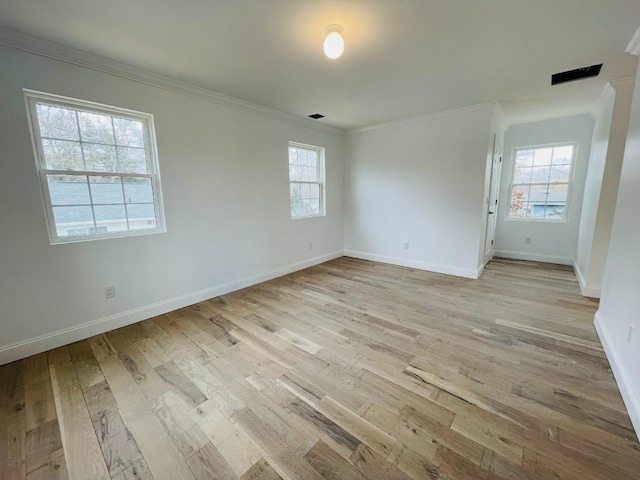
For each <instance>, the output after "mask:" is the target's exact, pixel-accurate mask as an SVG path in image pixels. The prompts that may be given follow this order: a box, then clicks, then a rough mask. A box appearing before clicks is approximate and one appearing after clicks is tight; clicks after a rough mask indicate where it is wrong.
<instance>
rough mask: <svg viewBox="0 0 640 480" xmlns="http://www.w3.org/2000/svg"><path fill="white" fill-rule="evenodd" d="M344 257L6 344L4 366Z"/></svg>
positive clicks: (0, 351)
mask: <svg viewBox="0 0 640 480" xmlns="http://www.w3.org/2000/svg"><path fill="white" fill-rule="evenodd" d="M342 256H343V252H342V251H338V252H333V253H329V254H326V255H322V256H319V257H315V258H311V259H309V260H304V261H302V262H297V263H294V264H292V265H288V266H286V267H283V268H280V269H278V270H273V271H271V272H267V273H263V274H260V275H255V276H251V277H245V278H242V279H240V280H237V281H234V282H230V283H226V284H223V285H218V286H215V287H211V288H206V289H204V290H199V291H197V292H192V293H188V294H186V295H181V296H179V297H174V298H171V299H169V300H163V301H161V302H157V303H154V304H151V305H145V306H143V307H139V308H135V309H133V310H128V311H126V312H122V313H117V314H115V315H110V316H108V317H104V318H100V319H97V320H93V321H90V322H86V323H83V324H81V325H76V326H74V327H71V328H65V329H64V330H58V331H56V332H51V333H48V334H46V335H41V336H39V337H35V338H30V339H28V340H23V341H21V342H16V343H13V344H11V345H5V346H2V347H0V365H4V364H5V363H9V362H14V361H16V360H20V359H22V358H25V357H29V356H31V355H35V354H38V353H42V352H46V351H47V350H51V349H52V348H58V347H61V346H63V345H68V344H70V343H73V342H77V341H79V340H84V339H85V338H89V337H92V336H94V335H99V334H101V333H104V332H108V331H110V330H113V329H116V328H120V327H124V326H126V325H131V324H132V323H136V322H140V321H142V320H146V319H148V318H152V317H155V316H157V315H162V314H163V313H167V312H171V311H173V310H177V309H179V308H184V307H187V306H189V305H193V304H194V303H198V302H202V301H204V300H208V299H210V298H214V297H218V296H220V295H225V294H227V293H231V292H234V291H236V290H240V289H242V288H247V287H250V286H252V285H256V284H258V283H262V282H266V281H267V280H272V279H274V278H277V277H281V276H283V275H287V274H289V273H293V272H296V271H298V270H302V269H304V268H308V267H312V266H314V265H318V264H320V263H324V262H328V261H329V260H333V259H335V258H339V257H342Z"/></svg>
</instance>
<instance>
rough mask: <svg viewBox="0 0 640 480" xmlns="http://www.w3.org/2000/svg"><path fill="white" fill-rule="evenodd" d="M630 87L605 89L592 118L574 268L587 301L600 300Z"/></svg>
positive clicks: (622, 83) (624, 84)
mask: <svg viewBox="0 0 640 480" xmlns="http://www.w3.org/2000/svg"><path fill="white" fill-rule="evenodd" d="M633 85H634V79H633V78H631V79H626V80H624V81H619V82H615V83H613V84H612V85H607V88H605V90H604V92H603V93H602V96H601V98H600V102H599V107H600V108H599V112H598V114H597V115H596V125H595V127H594V132H593V143H592V145H591V156H590V158H589V167H588V170H587V179H586V183H585V191H584V202H583V207H582V217H581V220H580V233H579V238H578V251H577V254H576V261H575V265H574V268H575V271H576V276H577V278H578V282H579V283H580V288H581V290H582V294H583V295H585V296H589V297H596V298H598V297H600V287H601V284H602V277H603V275H604V269H605V264H606V258H607V254H608V252H609V241H610V238H611V228H612V225H613V217H614V213H615V205H616V198H617V196H618V185H619V183H620V173H621V170H622V159H623V156H624V149H625V143H626V138H627V131H628V129H629V115H630V111H631V99H632V95H633Z"/></svg>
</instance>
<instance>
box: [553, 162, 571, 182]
mask: <svg viewBox="0 0 640 480" xmlns="http://www.w3.org/2000/svg"><path fill="white" fill-rule="evenodd" d="M570 172H571V165H554V166H553V167H551V175H550V177H549V181H550V182H568V181H569V173H570Z"/></svg>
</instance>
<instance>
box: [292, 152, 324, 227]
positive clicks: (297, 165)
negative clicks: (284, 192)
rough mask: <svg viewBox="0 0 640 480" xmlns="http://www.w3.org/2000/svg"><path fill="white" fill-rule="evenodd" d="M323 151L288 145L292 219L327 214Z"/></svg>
mask: <svg viewBox="0 0 640 480" xmlns="http://www.w3.org/2000/svg"><path fill="white" fill-rule="evenodd" d="M324 196H325V176H324V148H321V147H314V146H311V145H302V144H299V143H293V142H289V198H290V207H291V218H309V217H320V216H323V215H324V214H325V201H324Z"/></svg>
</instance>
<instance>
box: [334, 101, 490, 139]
mask: <svg viewBox="0 0 640 480" xmlns="http://www.w3.org/2000/svg"><path fill="white" fill-rule="evenodd" d="M496 105H499V104H498V102H489V103H481V104H479V105H471V106H469V107H462V108H454V109H452V110H445V111H442V112H434V113H427V114H424V115H418V116H415V117H408V118H402V119H400V120H392V121H390V122H383V123H377V124H374V125H368V126H366V127H358V128H352V129H349V130H347V131H346V134H347V135H353V134H357V133H363V132H369V131H372V130H386V129H389V128H395V127H399V126H402V125H408V124H411V123H416V122H422V121H424V120H428V119H432V118H437V117H446V116H449V115H457V114H460V113H469V112H474V111H476V110H485V109H489V108H491V109H493V108H495V106H496Z"/></svg>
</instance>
